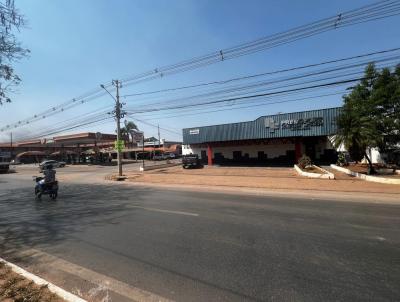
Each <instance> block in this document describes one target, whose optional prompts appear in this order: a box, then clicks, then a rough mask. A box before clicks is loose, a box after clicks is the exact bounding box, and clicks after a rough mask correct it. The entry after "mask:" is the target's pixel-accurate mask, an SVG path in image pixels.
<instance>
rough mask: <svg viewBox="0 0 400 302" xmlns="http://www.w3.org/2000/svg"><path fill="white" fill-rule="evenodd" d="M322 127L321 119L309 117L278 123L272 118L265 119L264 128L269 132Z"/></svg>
mask: <svg viewBox="0 0 400 302" xmlns="http://www.w3.org/2000/svg"><path fill="white" fill-rule="evenodd" d="M323 125H324V118H323V117H311V118H306V119H292V120H283V121H281V122H280V123H278V122H275V121H274V119H273V118H271V117H267V118H265V128H269V130H270V131H271V132H274V131H275V130H277V129H290V130H292V131H296V130H309V129H311V127H321V126H323Z"/></svg>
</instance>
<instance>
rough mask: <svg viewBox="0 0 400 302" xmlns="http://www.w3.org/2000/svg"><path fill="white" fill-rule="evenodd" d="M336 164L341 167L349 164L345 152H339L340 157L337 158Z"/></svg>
mask: <svg viewBox="0 0 400 302" xmlns="http://www.w3.org/2000/svg"><path fill="white" fill-rule="evenodd" d="M336 164H337V165H338V166H339V167H344V166H348V165H349V163H348V162H347V160H346V156H345V154H344V153H343V152H341V153H339V154H338V159H337V162H336Z"/></svg>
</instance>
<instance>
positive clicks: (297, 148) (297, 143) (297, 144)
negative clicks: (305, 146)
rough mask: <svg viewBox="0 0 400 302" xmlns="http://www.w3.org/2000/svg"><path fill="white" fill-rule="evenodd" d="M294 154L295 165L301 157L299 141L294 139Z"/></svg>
mask: <svg viewBox="0 0 400 302" xmlns="http://www.w3.org/2000/svg"><path fill="white" fill-rule="evenodd" d="M294 148H295V154H296V163H297V162H298V160H299V159H300V157H301V140H300V139H296V142H295V147H294Z"/></svg>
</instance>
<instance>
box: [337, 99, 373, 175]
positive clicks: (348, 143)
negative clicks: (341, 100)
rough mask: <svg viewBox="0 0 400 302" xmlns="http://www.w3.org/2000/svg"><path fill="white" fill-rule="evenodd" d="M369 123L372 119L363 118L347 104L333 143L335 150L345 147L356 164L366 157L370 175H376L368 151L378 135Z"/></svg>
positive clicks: (338, 122)
mask: <svg viewBox="0 0 400 302" xmlns="http://www.w3.org/2000/svg"><path fill="white" fill-rule="evenodd" d="M369 123H370V119H369V118H366V117H364V116H362V113H361V114H360V111H359V110H355V108H352V105H351V104H349V103H347V104H345V106H344V107H343V110H342V112H341V114H340V115H339V117H338V119H337V126H338V132H337V134H336V135H335V137H334V141H333V143H334V146H335V148H342V147H344V148H345V149H346V150H347V151H348V152H349V154H350V157H351V158H352V159H353V160H355V161H356V162H359V161H361V160H362V159H363V158H364V157H365V159H366V160H367V161H368V165H369V174H374V173H375V170H374V167H373V165H372V161H371V159H370V157H369V155H368V153H367V149H368V148H369V142H370V140H371V137H373V136H374V135H376V133H374V131H373V129H372V128H371V127H369V126H368V124H369Z"/></svg>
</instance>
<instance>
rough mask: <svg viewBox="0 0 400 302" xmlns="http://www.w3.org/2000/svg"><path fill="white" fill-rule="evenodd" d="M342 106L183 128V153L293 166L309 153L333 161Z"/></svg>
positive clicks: (210, 161)
mask: <svg viewBox="0 0 400 302" xmlns="http://www.w3.org/2000/svg"><path fill="white" fill-rule="evenodd" d="M339 113H340V108H328V109H320V110H310V111H303V112H293V113H284V114H276V115H269V116H262V117H259V118H258V119H256V120H254V121H249V122H240V123H232V124H223V125H213V126H204V127H195V128H185V129H183V148H182V153H183V155H186V154H198V155H199V157H200V158H201V159H202V161H203V162H204V163H208V164H209V165H212V164H214V163H215V164H219V165H224V164H226V165H293V164H294V163H296V162H297V160H298V159H299V158H300V157H301V156H302V154H307V155H308V156H310V157H311V158H312V159H313V160H314V161H315V162H316V163H320V164H323V163H326V164H328V163H332V162H334V161H336V158H337V154H336V150H335V148H334V147H333V145H332V143H331V141H332V136H333V135H335V134H336V131H337V125H336V120H337V117H338V115H339Z"/></svg>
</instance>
